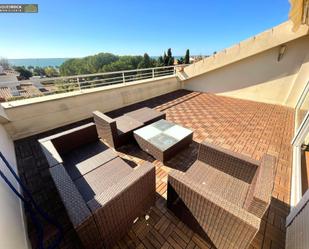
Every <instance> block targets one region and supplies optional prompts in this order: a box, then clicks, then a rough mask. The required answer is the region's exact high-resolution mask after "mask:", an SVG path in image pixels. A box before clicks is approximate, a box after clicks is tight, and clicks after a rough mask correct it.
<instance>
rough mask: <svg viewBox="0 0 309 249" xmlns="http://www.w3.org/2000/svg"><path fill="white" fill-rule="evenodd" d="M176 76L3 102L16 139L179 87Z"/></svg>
mask: <svg viewBox="0 0 309 249" xmlns="http://www.w3.org/2000/svg"><path fill="white" fill-rule="evenodd" d="M180 87H181V84H180V82H179V81H178V80H177V78H176V77H175V76H168V77H163V78H161V79H156V80H145V81H142V82H137V83H130V84H125V85H124V84H119V85H115V86H106V87H100V88H94V89H88V90H83V92H71V93H65V94H58V95H51V96H46V97H40V98H34V99H27V100H21V101H15V102H8V103H2V107H3V108H4V112H5V114H6V115H7V117H8V119H9V120H10V122H8V123H6V124H5V128H6V130H7V131H8V133H9V134H10V136H11V137H12V138H13V139H14V140H15V139H19V138H22V137H27V136H30V135H33V134H37V133H40V132H43V131H47V130H50V129H53V128H56V127H60V126H63V125H66V124H70V123H73V122H76V121H79V120H82V119H86V118H89V117H91V116H92V112H93V111H94V110H99V111H102V112H107V111H111V110H114V109H118V108H120V107H124V106H127V105H130V104H133V103H137V102H140V101H143V100H146V99H149V98H152V97H156V96H159V95H162V94H165V93H168V92H172V91H175V90H178V89H180Z"/></svg>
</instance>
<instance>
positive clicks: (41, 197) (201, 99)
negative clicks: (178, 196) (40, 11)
mask: <svg viewBox="0 0 309 249" xmlns="http://www.w3.org/2000/svg"><path fill="white" fill-rule="evenodd" d="M143 106H149V107H151V108H155V109H157V110H160V111H163V112H165V113H166V115H167V119H168V120H170V121H173V122H175V123H178V124H180V125H182V126H184V127H187V128H190V129H192V130H194V142H193V143H192V144H191V145H190V147H189V148H187V149H185V150H183V151H182V152H180V153H179V154H178V155H177V156H176V157H174V158H172V159H171V160H170V161H168V162H167V163H166V164H162V163H161V162H159V161H154V159H153V158H152V157H151V156H149V155H147V154H146V153H145V152H143V151H141V150H140V149H139V148H138V147H137V146H136V145H133V144H129V145H126V146H123V147H121V148H120V150H119V154H120V156H121V157H123V158H124V159H127V160H128V161H130V162H131V163H132V164H140V163H141V162H142V161H143V160H148V161H152V162H153V163H154V164H155V165H156V176H157V177H156V186H157V193H158V200H157V202H156V206H155V207H153V208H152V209H151V210H150V213H149V219H148V220H145V219H143V218H141V219H139V220H138V221H137V222H136V223H135V224H134V225H133V227H132V229H131V231H129V232H128V234H127V235H126V236H125V237H124V238H123V239H122V240H121V241H119V243H118V245H117V246H116V248H175V249H177V248H211V246H210V244H209V243H208V242H206V241H203V240H202V239H201V238H200V237H199V236H198V235H196V234H194V233H193V232H192V231H191V230H190V229H189V228H187V227H186V225H184V224H183V223H182V222H181V221H180V220H178V219H177V218H176V217H174V216H173V214H172V213H171V212H170V211H168V210H167V209H166V206H165V204H166V202H165V199H166V195H167V193H166V187H167V185H166V183H167V175H168V172H169V171H170V170H171V169H173V168H176V169H178V170H186V169H187V168H188V167H190V165H191V164H192V163H193V162H194V161H195V160H196V157H197V150H198V144H199V142H201V141H204V140H208V141H210V142H212V143H215V144H218V145H221V146H224V147H226V148H228V149H231V150H234V151H238V152H240V153H243V154H245V155H248V156H250V157H252V158H255V159H259V158H260V157H261V156H262V155H263V153H265V152H267V153H269V154H271V155H274V156H275V157H276V158H277V169H276V178H275V186H274V191H273V198H272V202H271V206H270V208H269V210H268V212H267V214H266V215H265V218H264V220H263V222H262V225H261V228H260V231H259V233H258V234H257V236H256V238H255V239H254V240H253V242H252V245H251V247H250V248H263V249H268V248H272V249H275V248H284V246H285V228H284V224H285V218H286V216H287V214H288V212H289V201H290V200H289V196H290V178H291V163H292V148H291V145H290V142H291V139H292V134H293V123H294V122H293V120H294V112H293V110H292V109H289V108H286V107H282V106H278V105H269V104H264V103H257V102H252V101H245V100H239V99H233V98H227V97H220V96H215V95H211V94H207V93H197V92H188V91H177V92H174V93H171V94H167V95H164V96H160V97H157V98H154V99H150V100H147V101H144V102H140V103H138V104H135V105H132V106H129V107H126V108H122V109H119V110H117V111H113V112H111V113H109V115H110V116H112V117H116V116H118V115H120V114H122V113H125V112H127V111H130V110H134V109H138V108H140V107H143ZM75 125H76V124H75ZM67 128H68V127H65V128H62V129H57V130H54V131H50V132H48V133H45V134H40V135H38V136H34V137H30V138H26V139H23V140H19V141H17V142H16V143H15V147H16V154H17V159H18V167H19V171H20V174H21V176H22V178H23V180H24V181H25V183H26V184H27V185H28V186H29V187H30V188H31V190H32V192H33V193H34V194H35V198H36V199H37V200H38V201H39V202H40V203H41V205H42V206H43V207H46V209H47V210H49V211H50V212H51V213H52V214H54V215H55V216H57V217H58V219H60V221H61V222H62V223H63V224H64V225H65V230H66V236H65V237H66V238H65V241H64V242H63V243H62V248H80V245H79V243H78V240H77V239H76V235H75V234H74V231H73V229H72V227H71V226H70V223H69V221H68V218H67V217H66V214H65V211H64V208H63V206H62V204H61V202H60V200H59V197H58V196H57V193H56V191H55V187H54V186H53V183H52V181H51V180H50V177H49V175H48V170H47V165H46V162H45V161H44V158H43V156H42V153H41V151H40V149H39V147H38V144H37V139H38V138H39V137H43V136H47V135H49V134H52V133H56V132H59V130H63V129H67ZM32 232H33V229H31V226H30V229H29V233H30V234H32ZM50 234H51V235H50V236H52V235H53V231H52V230H51V232H50Z"/></svg>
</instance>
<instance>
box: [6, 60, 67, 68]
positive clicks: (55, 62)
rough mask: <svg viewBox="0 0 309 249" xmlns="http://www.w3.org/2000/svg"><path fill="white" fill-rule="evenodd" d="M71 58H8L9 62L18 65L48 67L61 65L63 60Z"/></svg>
mask: <svg viewBox="0 0 309 249" xmlns="http://www.w3.org/2000/svg"><path fill="white" fill-rule="evenodd" d="M68 59H69V58H33V59H8V61H9V63H10V64H11V65H13V66H18V67H22V66H25V67H28V66H33V67H48V66H53V67H56V66H60V65H61V64H62V63H63V62H65V61H66V60H68Z"/></svg>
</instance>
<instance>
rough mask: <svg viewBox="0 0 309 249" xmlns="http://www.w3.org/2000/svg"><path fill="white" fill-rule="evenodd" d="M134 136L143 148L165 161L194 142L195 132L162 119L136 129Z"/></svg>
mask: <svg viewBox="0 0 309 249" xmlns="http://www.w3.org/2000/svg"><path fill="white" fill-rule="evenodd" d="M134 138H135V139H136V141H137V143H138V145H139V146H140V147H141V149H142V150H144V151H146V152H147V153H149V154H150V155H152V156H153V157H154V158H156V159H158V160H160V161H162V162H164V161H166V160H168V159H169V158H171V157H172V156H174V155H175V154H176V153H177V152H179V151H180V150H182V149H183V148H185V147H186V146H188V145H189V144H190V143H191V142H192V138H193V132H192V131H191V130H189V129H187V128H184V127H182V126H180V125H177V124H174V123H172V122H169V121H166V120H164V119H161V120H159V121H157V122H155V123H152V124H150V125H147V126H145V127H143V128H140V129H138V130H135V131H134Z"/></svg>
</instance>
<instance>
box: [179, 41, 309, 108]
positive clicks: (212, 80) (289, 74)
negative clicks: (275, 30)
mask: <svg viewBox="0 0 309 249" xmlns="http://www.w3.org/2000/svg"><path fill="white" fill-rule="evenodd" d="M278 53H279V47H275V48H272V49H270V50H267V51H264V52H262V53H259V54H256V55H254V56H251V57H248V58H246V59H243V60H241V61H239V62H236V63H232V64H229V65H226V66H224V67H221V68H219V69H216V70H213V71H209V72H207V73H205V74H202V75H200V76H197V77H193V78H189V79H188V80H185V81H184V88H185V89H188V90H193V91H202V92H211V93H215V94H219V95H224V96H229V97H236V98H241V99H248V100H253V101H260V102H266V103H272V104H288V105H289V106H293V105H294V104H295V103H294V102H295V101H292V98H290V100H289V101H287V100H288V99H289V96H290V91H291V90H292V88H293V84H294V81H295V79H296V78H297V75H298V72H299V70H300V68H301V66H302V65H303V63H304V62H306V60H307V59H308V58H306V56H307V54H309V36H305V37H302V38H299V39H297V40H294V41H292V42H289V43H287V44H286V52H285V54H284V56H283V58H282V59H281V61H279V62H278V61H277V57H278ZM298 84H300V83H298Z"/></svg>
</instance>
